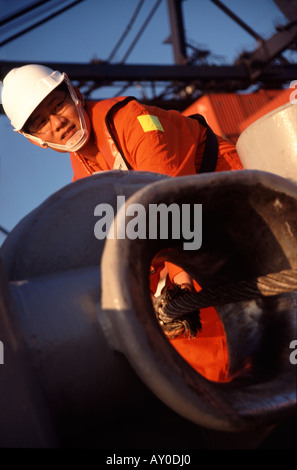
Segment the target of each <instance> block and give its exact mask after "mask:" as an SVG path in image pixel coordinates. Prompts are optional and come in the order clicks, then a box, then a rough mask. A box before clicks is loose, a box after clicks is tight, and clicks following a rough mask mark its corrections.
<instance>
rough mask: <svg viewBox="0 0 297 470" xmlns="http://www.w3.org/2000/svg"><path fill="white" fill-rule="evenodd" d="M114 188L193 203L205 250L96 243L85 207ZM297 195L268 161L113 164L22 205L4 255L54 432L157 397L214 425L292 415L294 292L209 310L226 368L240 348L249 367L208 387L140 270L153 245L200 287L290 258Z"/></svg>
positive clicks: (291, 263) (112, 194) (237, 361)
mask: <svg viewBox="0 0 297 470" xmlns="http://www.w3.org/2000/svg"><path fill="white" fill-rule="evenodd" d="M118 195H122V196H123V195H124V196H126V200H127V204H132V203H135V202H137V203H140V204H142V205H143V206H144V207H148V204H151V203H159V202H163V203H165V204H170V203H171V202H176V203H177V204H179V205H181V204H183V203H189V204H195V203H202V204H203V243H202V247H201V248H200V249H199V250H196V251H195V252H193V251H190V252H188V253H186V252H185V251H184V250H182V248H181V243H182V240H180V241H178V240H150V239H145V240H137V239H136V240H130V239H129V238H127V237H126V238H124V239H121V240H119V239H114V240H107V241H106V240H101V241H99V240H97V239H96V238H95V236H94V224H95V217H94V208H95V206H96V205H97V204H99V203H102V202H104V203H107V204H110V205H111V206H112V207H114V208H116V207H117V196H118ZM130 196H131V197H130ZM129 197H130V199H129V200H128V198H129ZM296 206H297V187H296V186H295V185H294V184H293V183H290V182H288V181H286V180H284V179H283V178H280V177H277V176H273V175H270V174H267V173H263V172H257V171H244V172H235V173H229V172H228V173H227V172H226V173H221V174H213V175H210V174H209V175H197V176H193V177H192V176H190V177H183V178H177V179H173V178H169V177H165V176H164V175H156V174H150V173H132V174H131V173H128V172H127V173H126V172H117V171H115V172H108V173H104V174H98V175H94V176H92V178H86V179H84V180H81V181H79V182H77V183H75V184H72V185H69V186H67V187H65V188H63V189H62V190H61V191H59V192H57V193H56V194H54V195H53V196H52V197H51V198H49V199H48V200H47V201H45V203H44V204H42V205H41V206H40V207H38V208H37V209H36V210H35V211H33V212H32V213H31V214H29V215H28V216H27V217H26V218H25V219H24V220H23V221H22V222H21V223H20V224H19V225H18V226H17V227H16V228H15V230H14V231H13V232H12V234H11V235H10V236H9V237H8V239H7V241H6V242H5V244H4V245H3V247H2V249H1V257H2V259H3V265H4V269H5V272H6V274H7V277H8V279H9V282H10V291H11V296H12V299H13V302H14V306H15V311H16V315H17V318H18V321H19V327H20V330H21V331H22V334H23V337H24V340H25V343H26V345H27V349H28V353H29V356H30V365H31V367H32V368H33V370H34V372H35V375H36V377H37V379H38V383H39V385H40V388H41V390H42V391H43V394H44V397H45V401H46V403H47V404H48V409H49V411H50V414H51V417H52V420H53V422H54V425H55V426H56V429H58V430H59V431H60V430H61V429H62V433H63V430H64V428H65V432H66V433H67V432H69V428H71V427H73V426H74V427H75V424H77V423H79V425H78V427H80V426H81V423H82V422H88V421H89V420H90V419H92V418H93V417H94V416H98V417H100V420H102V422H108V421H110V420H111V421H112V420H114V422H116V418H117V417H118V416H119V415H120V414H121V413H122V412H123V410H124V409H125V408H126V409H128V410H130V409H135V407H136V408H137V406H138V405H140V406H141V405H143V404H144V403H145V404H146V406H149V407H151V409H157V402H158V399H161V401H162V402H164V403H165V404H166V405H167V406H169V407H170V408H171V409H173V410H174V411H176V412H177V413H179V414H180V415H181V416H183V417H185V418H186V419H187V420H190V421H192V422H194V423H196V424H198V425H200V426H205V427H208V428H211V429H215V430H222V431H231V432H232V431H246V430H254V429H257V428H258V427H267V426H270V425H272V424H275V423H278V422H279V421H280V420H282V419H284V418H285V417H287V416H290V415H291V414H292V412H293V410H294V407H295V405H296V383H295V369H294V366H292V365H291V364H290V363H289V360H288V357H289V344H290V341H291V340H293V339H295V337H294V327H295V320H296V297H295V295H294V294H293V293H292V294H288V295H285V296H278V297H277V298H275V299H273V300H271V299H270V300H267V299H266V300H260V301H249V302H239V303H238V302H237V303H234V304H229V305H226V306H223V307H220V308H218V312H219V314H220V316H221V319H222V321H223V324H224V327H225V330H226V334H227V340H228V347H229V353H230V359H231V364H230V366H231V370H232V372H236V371H240V370H241V368H242V365H243V363H244V361H245V359H246V357H247V356H249V357H250V358H252V363H253V368H252V369H251V370H250V371H249V374H247V375H245V374H244V373H243V374H240V375H239V376H238V377H237V379H234V380H232V381H231V382H230V383H224V384H223V383H221V384H215V383H212V382H210V381H208V380H207V379H205V378H204V377H202V376H200V375H199V374H198V373H197V372H196V371H195V370H194V369H192V368H191V367H190V366H189V364H187V363H186V361H184V359H182V358H181V356H179V355H178V353H177V352H176V351H175V349H174V348H173V347H172V345H171V344H170V343H169V342H168V340H167V339H166V338H165V336H164V335H163V332H162V331H161V329H160V327H159V325H158V323H157V321H156V319H155V317H154V313H153V308H152V303H151V299H150V293H149V281H148V279H149V272H148V270H149V265H150V263H151V260H152V258H153V257H154V256H155V255H157V254H159V256H165V257H166V258H167V259H169V260H171V261H173V262H175V263H176V264H179V265H181V266H182V267H183V268H184V269H186V270H187V271H188V272H189V273H190V274H192V275H193V276H194V277H195V278H196V279H197V280H198V282H199V283H200V284H201V285H202V286H209V285H214V284H219V283H221V282H226V281H228V282H229V281H230V282H231V281H235V280H238V279H241V278H244V277H245V276H246V275H247V274H248V275H265V274H267V273H268V272H270V271H278V270H281V269H284V268H285V267H296V234H297V227H296V221H295V218H294V213H295V211H296ZM131 260H133V264H131V263H132V261H131ZM101 291H102V292H101ZM239 338H240V339H239ZM271 347H273V351H272V354H271ZM125 358H126V359H128V361H127V360H126V359H125ZM6 366H8V365H5V367H6ZM144 384H145V385H144ZM151 392H153V393H151ZM156 397H157V398H156Z"/></svg>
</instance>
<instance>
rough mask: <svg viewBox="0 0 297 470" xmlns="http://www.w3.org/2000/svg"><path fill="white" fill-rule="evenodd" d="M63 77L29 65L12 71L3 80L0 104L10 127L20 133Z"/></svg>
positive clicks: (50, 70) (47, 69)
mask: <svg viewBox="0 0 297 470" xmlns="http://www.w3.org/2000/svg"><path fill="white" fill-rule="evenodd" d="M64 78H65V75H64V74H63V73H61V72H58V71H57V70H56V71H54V70H52V69H50V68H49V67H45V66H44V65H37V64H30V65H24V66H22V67H18V68H14V69H12V70H11V71H10V72H9V73H8V74H7V75H6V77H5V78H4V80H3V88H2V104H3V108H4V111H5V114H6V115H7V116H8V117H9V119H10V121H11V125H12V126H13V127H14V129H15V130H16V131H20V130H21V129H22V127H23V126H24V124H25V122H26V121H27V119H28V118H29V117H30V115H31V114H32V113H33V111H34V110H35V109H36V108H37V106H38V105H39V104H40V103H41V101H42V100H44V98H46V97H47V95H48V94H49V93H51V92H52V91H53V90H54V89H55V88H56V87H57V86H59V85H60V84H61V83H62V82H63V80H64Z"/></svg>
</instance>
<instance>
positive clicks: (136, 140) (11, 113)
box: [2, 64, 242, 380]
mask: <svg viewBox="0 0 297 470" xmlns="http://www.w3.org/2000/svg"><path fill="white" fill-rule="evenodd" d="M2 102H3V107H4V111H5V112H6V114H7V116H8V117H9V118H10V120H11V124H12V126H13V127H14V130H15V131H17V132H19V133H21V134H23V135H24V136H25V137H27V138H28V139H29V140H30V141H31V142H33V143H35V144H37V145H40V146H41V147H44V148H46V147H50V148H52V149H54V150H56V151H58V152H67V153H68V152H69V153H70V158H71V163H72V167H73V171H74V181H75V180H78V179H80V178H83V177H86V176H90V175H92V174H93V173H94V172H97V171H106V170H112V169H123V170H138V171H151V172H157V173H163V174H167V175H171V176H184V175H190V174H195V173H202V172H209V171H226V170H238V169H242V165H241V162H240V160H239V157H238V155H237V153H236V150H235V147H234V145H232V144H230V143H228V142H227V141H225V140H224V139H222V138H221V137H219V136H216V135H215V134H214V133H213V132H212V130H211V129H210V127H209V126H208V125H207V123H206V121H205V120H204V118H203V117H202V116H200V115H195V116H192V117H186V116H183V115H182V114H180V113H178V112H176V111H165V110H163V109H160V108H157V107H154V106H147V105H142V104H141V103H139V102H138V101H137V100H136V99H135V98H133V97H120V98H113V99H107V100H103V101H100V102H87V103H84V100H83V97H82V96H81V94H80V92H79V91H78V90H75V89H74V88H73V86H72V85H71V83H70V81H69V79H68V77H67V75H66V74H64V73H60V72H58V71H53V70H51V69H50V68H48V67H44V66H41V65H36V64H32V65H26V66H23V67H20V68H16V69H13V70H11V71H10V72H9V73H8V74H7V76H6V77H5V79H4V82H3V91H2ZM167 268H168V272H169V277H170V281H171V282H173V283H176V284H179V285H181V286H182V287H187V288H191V287H192V286H193V281H192V279H191V278H190V277H189V275H188V274H187V273H185V272H184V271H183V270H182V269H181V268H179V267H177V266H174V265H172V264H170V263H168V264H167ZM153 284H154V287H153V288H155V287H156V278H155V279H153V278H152V285H153ZM205 310H207V315H206V316H207V321H206V322H205V326H204V328H203V329H204V332H203V333H202V334H201V335H199V340H200V352H199V355H200V358H199V361H198V362H199V364H198V363H197V353H195V354H194V357H193V354H192V352H191V350H190V349H191V347H190V345H189V344H186V343H184V339H183V338H182V339H181V338H179V339H178V340H177V341H175V343H174V345H175V347H176V348H177V349H178V350H180V353H181V354H182V355H183V356H184V357H185V358H186V359H187V360H188V361H189V362H190V363H191V364H192V365H193V366H194V367H195V368H196V369H197V370H199V371H200V372H201V373H204V374H205V375H206V376H207V377H208V378H211V379H212V380H225V379H226V377H227V362H228V360H227V352H226V344H225V342H224V341H225V339H224V332H223V328H222V326H221V324H220V321H219V319H218V317H217V314H216V312H215V311H214V309H205ZM210 319H211V320H210ZM210 338H212V339H211V340H210ZM203 339H205V340H206V341H205V345H204V346H203V344H202V343H203ZM211 341H212V342H213V343H215V345H214V349H213V352H212V353H211V354H210V353H209V344H210V342H211ZM195 344H196V343H195ZM197 344H198V343H197ZM219 356H220V360H218V357H219ZM203 358H204V359H203ZM201 363H202V365H201Z"/></svg>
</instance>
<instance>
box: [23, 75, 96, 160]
mask: <svg viewBox="0 0 297 470" xmlns="http://www.w3.org/2000/svg"><path fill="white" fill-rule="evenodd" d="M64 81H65V82H66V85H67V87H68V90H69V93H70V96H71V99H72V101H73V102H74V104H75V106H76V109H77V113H78V117H79V122H80V129H79V130H78V131H77V132H76V133H75V134H73V135H72V136H71V137H70V139H68V141H67V142H66V144H63V145H62V144H55V143H53V142H48V141H46V140H43V139H41V138H40V137H36V136H35V135H31V134H27V133H26V132H22V131H20V133H21V134H23V135H24V136H25V137H27V138H28V139H30V140H31V142H35V143H36V144H38V145H40V146H41V147H43V148H46V147H49V148H51V149H53V150H61V151H62V152H76V151H77V150H79V149H80V148H81V147H82V146H83V145H84V144H85V143H86V142H87V140H88V138H89V131H88V129H87V126H86V121H85V118H84V114H83V110H82V103H81V102H80V100H79V99H78V98H77V96H76V93H75V91H74V89H73V87H72V85H71V83H70V80H69V78H68V77H67V75H66V74H64Z"/></svg>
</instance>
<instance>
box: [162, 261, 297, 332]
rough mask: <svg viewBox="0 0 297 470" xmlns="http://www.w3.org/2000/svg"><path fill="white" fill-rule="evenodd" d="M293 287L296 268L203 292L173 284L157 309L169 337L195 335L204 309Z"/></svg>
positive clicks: (296, 284) (207, 289)
mask: <svg viewBox="0 0 297 470" xmlns="http://www.w3.org/2000/svg"><path fill="white" fill-rule="evenodd" d="M294 290H297V268H293V269H286V270H282V271H280V272H278V273H270V274H267V275H265V276H259V277H256V278H251V279H246V280H242V281H238V282H233V283H229V284H225V285H220V286H215V287H212V288H205V289H202V290H201V291H200V292H196V291H188V290H184V289H181V288H180V287H179V286H178V288H176V287H172V286H171V287H170V288H169V289H168V290H166V289H165V291H164V293H163V294H162V295H161V296H160V297H159V298H158V300H157V302H156V303H155V312H156V316H157V318H158V321H159V323H160V325H161V326H162V328H163V330H164V332H165V333H166V334H167V336H169V337H170V338H174V337H176V336H179V335H181V334H183V333H184V335H187V336H189V337H193V336H196V334H197V332H198V331H199V330H201V322H200V312H199V310H200V309H201V308H206V307H211V306H217V305H223V304H227V303H234V302H240V301H244V300H252V299H256V298H259V297H270V296H275V295H279V294H284V293H289V292H292V291H294Z"/></svg>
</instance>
